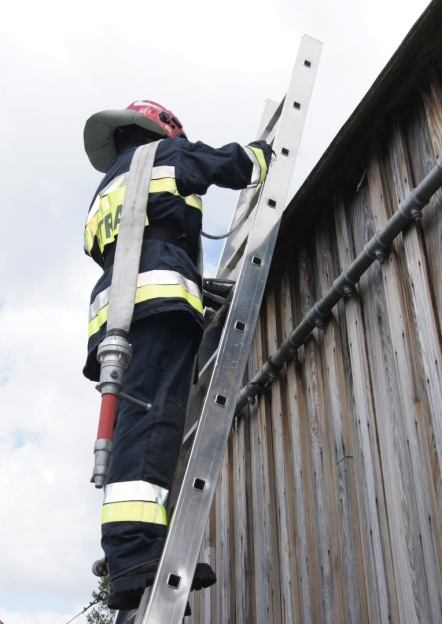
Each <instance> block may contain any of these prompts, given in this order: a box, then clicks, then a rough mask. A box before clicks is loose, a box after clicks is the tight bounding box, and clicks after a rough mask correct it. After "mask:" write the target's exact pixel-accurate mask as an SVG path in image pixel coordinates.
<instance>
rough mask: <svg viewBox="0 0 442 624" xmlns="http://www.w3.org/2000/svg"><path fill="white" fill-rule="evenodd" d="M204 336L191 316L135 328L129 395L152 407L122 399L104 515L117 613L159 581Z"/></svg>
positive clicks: (128, 374)
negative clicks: (167, 501)
mask: <svg viewBox="0 0 442 624" xmlns="http://www.w3.org/2000/svg"><path fill="white" fill-rule="evenodd" d="M199 333H200V330H199V328H198V327H197V326H196V324H195V322H194V321H193V320H192V319H191V317H190V315H187V314H186V313H167V314H162V315H158V316H154V317H150V318H147V319H143V320H142V321H138V322H134V324H133V328H132V330H131V335H130V341H131V342H132V346H133V359H132V362H131V364H130V366H129V368H128V370H127V372H126V376H125V381H124V387H123V390H124V392H127V393H128V394H131V395H133V396H135V397H137V398H140V399H142V400H143V401H146V402H149V403H151V404H152V408H151V409H150V411H149V412H146V411H144V410H143V409H142V408H139V407H137V406H135V405H133V404H132V403H128V402H126V401H124V400H123V401H121V402H120V406H119V411H118V419H117V425H116V428H115V432H114V446H113V449H112V455H111V461H110V466H109V478H108V483H107V486H106V488H105V498H104V505H103V517H102V522H103V524H102V546H103V549H104V551H105V553H106V557H107V561H108V567H109V577H110V581H111V585H112V589H113V593H114V603H113V605H112V606H113V607H114V608H129V607H130V606H131V603H134V602H136V601H137V599H138V596H139V589H140V588H144V587H145V586H146V585H148V584H150V583H151V582H152V580H153V578H154V575H155V570H156V566H157V561H158V558H159V556H160V554H161V551H162V548H163V545H164V541H165V536H166V532H167V519H166V512H165V507H164V503H165V499H166V497H167V493H168V491H169V490H170V487H171V483H172V478H173V474H174V471H175V467H176V463H177V459H178V454H179V449H180V445H181V440H182V435H183V428H184V419H185V408H186V403H187V397H188V392H189V388H190V383H191V376H192V366H193V358H194V354H195V351H196V349H197V346H198V342H199ZM132 592H133V595H132V597H131V594H132ZM123 594H125V597H126V598H127V600H126V602H125V603H124V600H123V603H124V604H123V603H122V602H121V595H123Z"/></svg>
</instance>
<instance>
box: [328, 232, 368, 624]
mask: <svg viewBox="0 0 442 624" xmlns="http://www.w3.org/2000/svg"><path fill="white" fill-rule="evenodd" d="M331 229H332V228H331V226H330V224H329V223H328V221H327V222H326V223H324V224H323V225H321V227H320V228H319V229H318V232H317V236H316V257H317V262H316V265H317V276H316V280H317V283H318V286H319V292H318V296H319V297H322V296H324V295H325V293H326V292H327V290H328V289H329V288H330V287H331V285H332V282H333V279H334V278H335V277H337V273H338V271H337V267H336V266H335V263H334V261H333V251H332V248H331V239H330V231H331ZM338 322H339V321H338V315H337V310H333V311H332V316H331V319H330V322H329V324H328V325H327V327H326V329H325V331H324V333H323V335H322V336H321V338H322V340H321V342H322V347H323V349H322V358H323V371H324V397H325V401H326V403H327V405H328V418H327V421H326V423H324V425H325V427H328V430H329V432H328V437H329V440H330V442H329V445H330V453H329V455H328V459H329V461H328V464H329V473H330V475H332V476H333V486H334V488H335V491H333V492H329V494H330V503H329V506H330V509H331V510H332V512H333V514H334V515H335V517H336V525H335V536H334V538H332V541H333V542H334V543H336V546H337V550H336V555H337V562H336V567H335V571H336V573H337V574H336V575H337V576H338V577H339V578H340V580H341V583H340V584H336V591H337V592H339V594H341V601H342V605H341V609H342V612H343V615H344V618H345V620H346V621H350V622H364V621H367V602H366V601H367V598H366V595H365V583H364V572H363V570H361V566H360V563H361V560H362V551H361V544H360V538H359V535H360V529H359V514H358V507H357V501H356V493H355V471H354V451H353V440H352V431H351V425H350V422H349V410H350V406H349V403H348V398H347V393H346V386H345V381H344V370H343V360H342V353H341V351H342V345H341V340H340V332H339V327H338Z"/></svg>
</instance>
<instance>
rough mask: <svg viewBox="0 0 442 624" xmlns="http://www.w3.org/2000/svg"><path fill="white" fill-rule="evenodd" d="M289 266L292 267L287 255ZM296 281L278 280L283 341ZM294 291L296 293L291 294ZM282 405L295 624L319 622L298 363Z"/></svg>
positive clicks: (290, 368)
mask: <svg viewBox="0 0 442 624" xmlns="http://www.w3.org/2000/svg"><path fill="white" fill-rule="evenodd" d="M288 258H289V262H290V266H291V265H292V263H293V258H292V256H291V254H290V253H289V254H288ZM296 286H297V280H296V279H295V278H294V276H293V275H292V274H291V272H289V271H285V272H284V273H283V276H282V280H281V297H282V309H281V321H282V330H283V332H284V337H287V336H288V335H289V334H290V333H291V332H292V330H293V328H294V327H295V324H296V323H297V321H298V320H300V319H299V318H297V319H296V320H295V319H294V315H293V312H292V296H294V297H295V298H296V299H297V287H296ZM293 291H295V292H293ZM285 397H286V401H285V405H286V409H287V415H288V434H289V435H288V438H289V448H290V451H291V473H292V474H291V480H292V484H293V485H292V488H291V491H290V495H291V496H290V500H291V501H292V504H291V508H292V514H293V515H294V522H293V524H294V540H295V542H294V543H295V556H296V568H295V572H294V577H293V583H294V588H295V607H296V619H297V621H298V622H319V621H321V620H320V613H321V603H320V601H318V600H317V596H318V592H319V587H318V579H319V576H320V575H319V561H318V548H317V540H316V538H315V532H314V526H315V523H314V507H313V504H312V503H313V500H312V499H313V497H312V493H313V486H312V475H311V470H310V458H309V430H308V424H307V418H306V414H305V406H304V388H303V386H302V375H301V365H300V364H299V361H298V359H297V358H296V359H295V360H292V361H291V362H289V363H288V364H287V369H286V381H285Z"/></svg>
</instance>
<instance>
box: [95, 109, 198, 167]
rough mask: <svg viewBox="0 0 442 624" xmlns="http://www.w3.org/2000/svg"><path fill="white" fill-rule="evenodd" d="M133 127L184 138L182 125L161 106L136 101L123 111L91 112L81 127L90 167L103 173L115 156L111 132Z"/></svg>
mask: <svg viewBox="0 0 442 624" xmlns="http://www.w3.org/2000/svg"><path fill="white" fill-rule="evenodd" d="M131 125H136V126H140V128H146V130H150V131H151V132H155V133H156V134H158V135H160V136H164V137H178V136H182V137H185V136H186V135H185V132H184V130H183V126H182V125H181V123H180V122H179V121H178V119H177V118H176V117H175V115H174V114H173V113H172V111H170V110H168V109H167V108H164V106H161V104H157V103H156V102H152V101H151V100H137V101H136V102H132V104H130V105H129V106H128V107H127V108H126V109H124V110H105V111H101V112H99V113H95V115H92V117H89V119H88V120H87V121H86V125H85V127H84V148H85V150H86V154H87V155H88V157H89V160H90V161H91V163H92V165H93V166H94V167H95V169H98V171H103V172H106V171H107V170H108V168H109V165H110V163H111V162H112V160H113V159H114V158H115V156H116V155H117V149H116V147H115V144H114V130H115V128H120V127H121V126H131Z"/></svg>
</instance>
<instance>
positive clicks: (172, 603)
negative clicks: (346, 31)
mask: <svg viewBox="0 0 442 624" xmlns="http://www.w3.org/2000/svg"><path fill="white" fill-rule="evenodd" d="M321 48H322V44H321V43H320V42H318V41H316V40H314V39H312V38H310V37H306V36H304V37H303V38H302V42H301V46H300V51H299V53H298V57H297V60H296V63H295V68H294V71H293V75H292V81H291V84H290V88H289V91H288V93H287V98H286V102H285V104H284V108H283V114H282V116H281V121H280V127H279V130H278V133H277V135H276V138H275V143H274V147H275V151H276V153H277V154H278V160H277V161H276V162H275V163H274V165H273V166H272V167H271V169H270V171H269V174H268V177H267V180H266V182H265V184H264V186H263V188H262V192H261V196H260V200H259V203H258V209H257V212H256V217H255V221H254V224H253V227H252V230H251V233H250V235H249V240H248V245H247V250H246V253H245V256H244V262H243V267H242V270H241V273H240V276H239V279H238V282H237V287H236V289H235V293H234V296H233V300H232V304H231V307H230V311H229V314H228V318H227V322H226V325H225V327H224V331H223V334H222V337H221V342H220V347H219V350H218V356H217V360H216V362H215V367H214V372H213V376H212V380H211V382H210V385H209V389H208V392H207V396H206V400H205V402H204V407H203V410H202V415H201V418H200V423H199V426H198V430H197V433H196V436H195V441H194V444H193V448H192V451H191V455H190V459H189V462H188V466H187V469H186V473H185V476H184V479H183V484H182V488H181V491H180V494H179V497H178V501H177V504H176V507H175V511H174V515H173V518H172V522H171V525H170V529H169V532H168V536H167V540H166V544H165V547H164V550H163V554H162V557H161V561H160V564H159V568H158V572H157V576H156V579H155V582H154V585H153V587H152V591H151V593H150V600H149V603H148V605H147V609H146V611H145V612H144V614H143V613H141V612H140V610H139V613H138V615H137V619H136V622H137V624H161V623H164V622H167V623H168V624H179V623H180V621H181V619H182V617H183V614H184V610H185V606H186V601H187V597H188V594H189V591H190V586H191V582H192V578H193V572H194V570H195V566H196V562H197V558H198V553H199V550H200V546H201V542H202V538H203V533H204V528H205V525H206V523H207V518H208V515H209V512H210V507H211V503H212V498H213V495H214V492H215V488H216V483H217V480H218V475H219V471H220V468H221V465H222V461H223V458H224V455H225V449H226V445H227V440H228V436H229V433H230V429H231V424H232V420H233V417H234V413H235V408H236V403H237V400H238V396H239V392H240V389H241V382H242V374H243V371H244V369H245V366H246V362H247V357H248V353H249V350H250V345H251V341H252V338H253V333H254V327H255V324H256V320H257V317H258V313H259V309H260V304H261V301H262V297H263V293H264V289H265V285H266V281H267V275H268V271H269V267H270V263H271V259H272V255H273V250H274V246H275V243H276V237H277V234H278V229H279V222H280V219H281V216H282V214H283V210H284V208H285V202H286V197H287V193H288V187H289V183H290V178H291V171H292V168H293V163H294V159H295V156H296V152H297V149H298V145H299V141H300V138H301V134H302V129H303V126H304V121H305V115H306V111H307V108H308V103H309V100H310V97H311V92H312V88H313V83H314V79H315V76H316V72H317V66H318V62H319V57H320V53H321ZM281 155H282V156H281Z"/></svg>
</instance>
